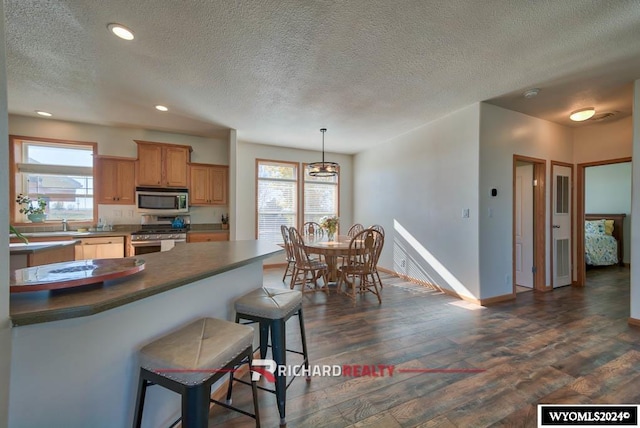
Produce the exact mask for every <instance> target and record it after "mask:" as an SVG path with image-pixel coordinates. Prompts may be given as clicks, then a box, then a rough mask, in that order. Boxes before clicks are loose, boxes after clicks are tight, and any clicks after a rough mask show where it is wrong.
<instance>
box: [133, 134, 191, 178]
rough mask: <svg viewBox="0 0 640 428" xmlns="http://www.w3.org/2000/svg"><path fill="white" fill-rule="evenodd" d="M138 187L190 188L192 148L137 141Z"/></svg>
mask: <svg viewBox="0 0 640 428" xmlns="http://www.w3.org/2000/svg"><path fill="white" fill-rule="evenodd" d="M135 142H136V144H138V161H137V163H136V165H137V169H136V178H137V181H136V183H137V185H138V186H156V187H188V185H189V171H188V169H187V165H188V163H189V160H190V158H191V146H179V145H175V144H162V143H153V142H150V141H137V140H135Z"/></svg>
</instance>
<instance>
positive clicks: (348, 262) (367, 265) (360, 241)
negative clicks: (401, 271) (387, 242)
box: [336, 229, 384, 304]
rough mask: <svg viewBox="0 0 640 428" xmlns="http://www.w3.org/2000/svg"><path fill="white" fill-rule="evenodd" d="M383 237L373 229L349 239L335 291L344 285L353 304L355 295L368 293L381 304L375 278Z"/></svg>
mask: <svg viewBox="0 0 640 428" xmlns="http://www.w3.org/2000/svg"><path fill="white" fill-rule="evenodd" d="M383 245H384V235H382V234H381V233H380V232H379V231H377V230H374V229H366V230H363V231H362V232H360V233H358V234H357V235H355V236H354V237H353V238H351V241H350V242H349V250H348V253H347V258H346V259H345V264H344V265H342V266H341V267H340V268H339V269H338V274H339V276H338V283H337V284H336V285H337V289H338V290H341V285H342V284H343V283H344V285H345V291H344V293H346V294H348V295H349V296H350V297H351V298H352V299H353V302H354V304H355V301H356V296H357V294H364V293H365V292H370V293H372V294H375V296H376V297H377V298H378V303H379V304H380V303H382V298H381V297H380V289H379V288H378V281H376V276H375V273H376V271H375V269H374V268H375V264H376V263H377V260H378V258H379V257H380V253H381V252H382V247H383Z"/></svg>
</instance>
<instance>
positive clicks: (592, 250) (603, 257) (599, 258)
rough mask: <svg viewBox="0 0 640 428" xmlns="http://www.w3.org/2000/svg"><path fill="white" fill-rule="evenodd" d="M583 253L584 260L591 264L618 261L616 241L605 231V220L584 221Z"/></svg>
mask: <svg viewBox="0 0 640 428" xmlns="http://www.w3.org/2000/svg"><path fill="white" fill-rule="evenodd" d="M584 253H585V254H584V256H585V262H586V263H587V264H588V265H591V266H609V265H615V264H616V263H618V241H617V240H616V238H614V237H613V236H611V235H610V234H607V233H606V232H605V220H599V221H586V222H585V234H584Z"/></svg>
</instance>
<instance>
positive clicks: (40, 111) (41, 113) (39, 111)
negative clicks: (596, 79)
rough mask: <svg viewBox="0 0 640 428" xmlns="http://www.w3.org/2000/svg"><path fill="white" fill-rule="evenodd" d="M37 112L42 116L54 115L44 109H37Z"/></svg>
mask: <svg viewBox="0 0 640 428" xmlns="http://www.w3.org/2000/svg"><path fill="white" fill-rule="evenodd" d="M36 113H37V114H39V115H40V116H46V117H51V116H53V115H52V114H51V113H49V112H46V111H42V110H36Z"/></svg>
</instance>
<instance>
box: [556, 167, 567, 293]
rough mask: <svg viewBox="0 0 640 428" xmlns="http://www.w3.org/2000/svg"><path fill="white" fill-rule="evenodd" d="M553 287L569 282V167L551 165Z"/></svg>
mask: <svg viewBox="0 0 640 428" xmlns="http://www.w3.org/2000/svg"><path fill="white" fill-rule="evenodd" d="M552 174H553V202H552V203H553V214H552V217H553V218H552V219H551V224H552V228H553V229H552V233H551V236H552V245H553V249H552V250H553V272H552V274H553V275H552V277H553V287H554V288H555V287H562V286H564V285H569V284H571V271H572V267H571V187H572V185H571V184H572V183H571V168H569V167H567V166H561V165H553V166H552Z"/></svg>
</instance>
